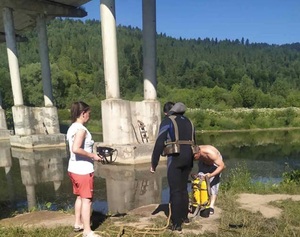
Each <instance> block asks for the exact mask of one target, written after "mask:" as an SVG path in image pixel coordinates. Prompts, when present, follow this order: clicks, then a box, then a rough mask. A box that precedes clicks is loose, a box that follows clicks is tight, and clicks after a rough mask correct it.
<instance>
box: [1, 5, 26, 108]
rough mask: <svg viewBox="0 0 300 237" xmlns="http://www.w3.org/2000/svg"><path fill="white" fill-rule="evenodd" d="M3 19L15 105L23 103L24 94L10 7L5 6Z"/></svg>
mask: <svg viewBox="0 0 300 237" xmlns="http://www.w3.org/2000/svg"><path fill="white" fill-rule="evenodd" d="M3 21H4V29H5V39H6V45H7V57H8V64H9V70H10V78H11V85H12V92H13V97H14V105H16V106H18V105H23V94H22V88H21V80H20V71H19V61H18V56H17V55H18V53H17V44H16V38H15V27H14V22H13V13H12V10H11V9H10V8H7V7H5V8H3Z"/></svg>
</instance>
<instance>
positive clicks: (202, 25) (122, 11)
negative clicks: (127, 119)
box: [82, 0, 300, 45]
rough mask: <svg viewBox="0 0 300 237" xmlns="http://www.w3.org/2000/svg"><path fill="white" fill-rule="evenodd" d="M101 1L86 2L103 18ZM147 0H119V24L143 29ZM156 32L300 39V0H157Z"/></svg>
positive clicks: (259, 40) (271, 40)
mask: <svg viewBox="0 0 300 237" xmlns="http://www.w3.org/2000/svg"><path fill="white" fill-rule="evenodd" d="M100 1H101V0H92V1H90V2H89V3H87V4H85V5H83V7H84V8H85V10H86V11H87V13H88V16H87V17H85V18H83V19H82V20H85V19H96V20H100ZM142 1H143V0H115V7H116V23H117V25H122V26H132V27H138V28H140V29H142ZM156 31H157V33H158V34H160V33H163V34H166V35H167V36H171V37H174V38H179V37H181V38H185V39H198V38H201V39H204V38H210V39H211V38H214V39H215V38H217V39H218V40H224V39H229V40H235V39H239V40H241V39H242V38H244V39H245V40H246V39H248V40H249V42H250V43H268V44H277V45H282V44H290V43H297V42H300V0H156Z"/></svg>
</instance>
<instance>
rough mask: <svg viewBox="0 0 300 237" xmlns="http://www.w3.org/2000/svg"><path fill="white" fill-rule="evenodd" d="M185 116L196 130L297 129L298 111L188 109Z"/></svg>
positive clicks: (285, 109)
mask: <svg viewBox="0 0 300 237" xmlns="http://www.w3.org/2000/svg"><path fill="white" fill-rule="evenodd" d="M186 115H187V116H188V117H189V118H190V119H191V120H192V121H193V123H194V125H195V127H196V130H197V131H199V130H239V129H266V128H287V127H298V126H299V122H300V120H299V117H300V110H299V109H298V108H282V109H224V110H211V109H205V110H204V109H189V110H188V111H187V112H186Z"/></svg>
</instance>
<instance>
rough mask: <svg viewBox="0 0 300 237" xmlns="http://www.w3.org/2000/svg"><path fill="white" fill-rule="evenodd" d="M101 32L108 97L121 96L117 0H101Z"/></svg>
mask: <svg viewBox="0 0 300 237" xmlns="http://www.w3.org/2000/svg"><path fill="white" fill-rule="evenodd" d="M100 16H101V34H102V47H103V61H104V77H105V85H106V86H105V89H106V99H118V98H120V88H119V71H118V56H117V36H116V35H117V33H116V18H115V0H101V4H100Z"/></svg>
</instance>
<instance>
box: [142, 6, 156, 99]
mask: <svg viewBox="0 0 300 237" xmlns="http://www.w3.org/2000/svg"><path fill="white" fill-rule="evenodd" d="M143 74H144V99H145V100H156V97H157V93H156V86H157V80H156V0H143Z"/></svg>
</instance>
